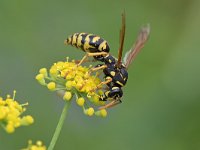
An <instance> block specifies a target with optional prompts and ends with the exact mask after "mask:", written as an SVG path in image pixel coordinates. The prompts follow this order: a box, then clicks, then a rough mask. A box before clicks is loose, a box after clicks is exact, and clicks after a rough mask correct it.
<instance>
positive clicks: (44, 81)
mask: <svg viewBox="0 0 200 150" xmlns="http://www.w3.org/2000/svg"><path fill="white" fill-rule="evenodd" d="M90 69H91V66H90V67H86V66H81V65H77V64H76V63H75V61H73V60H72V61H71V62H69V61H68V58H67V61H59V62H57V63H54V64H53V65H52V66H51V68H50V69H49V71H47V69H46V68H42V69H40V70H39V74H38V75H37V76H36V80H38V82H39V83H40V84H41V85H44V86H46V87H47V88H48V89H49V90H50V91H56V92H57V93H58V95H59V96H61V97H62V98H63V100H65V101H70V100H71V99H72V97H73V96H74V95H75V97H76V103H77V105H78V106H80V107H82V108H83V112H84V114H86V115H88V116H93V115H94V114H95V115H97V116H101V117H105V116H106V115H107V113H103V114H104V115H99V113H98V111H97V113H96V112H95V109H94V107H95V106H102V105H104V102H103V101H100V100H99V97H100V95H101V94H99V93H102V90H101V88H102V87H101V86H99V84H100V82H101V80H100V78H99V77H98V72H96V73H94V74H92V73H91V72H90ZM105 111H106V110H105ZM105 114H106V115H105Z"/></svg>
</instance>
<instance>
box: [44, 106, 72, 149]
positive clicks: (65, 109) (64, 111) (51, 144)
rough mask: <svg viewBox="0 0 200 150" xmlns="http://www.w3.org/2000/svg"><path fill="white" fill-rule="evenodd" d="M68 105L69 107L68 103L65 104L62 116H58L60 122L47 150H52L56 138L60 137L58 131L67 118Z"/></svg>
mask: <svg viewBox="0 0 200 150" xmlns="http://www.w3.org/2000/svg"><path fill="white" fill-rule="evenodd" d="M69 105H70V102H66V104H65V106H64V108H63V111H62V114H61V116H60V120H59V122H58V124H57V127H56V130H55V132H54V135H53V138H52V139H51V142H50V144H49V147H48V150H53V149H54V146H55V144H56V141H57V140H58V137H59V135H60V131H61V129H62V126H63V123H64V120H65V118H66V116H67V111H68V108H69Z"/></svg>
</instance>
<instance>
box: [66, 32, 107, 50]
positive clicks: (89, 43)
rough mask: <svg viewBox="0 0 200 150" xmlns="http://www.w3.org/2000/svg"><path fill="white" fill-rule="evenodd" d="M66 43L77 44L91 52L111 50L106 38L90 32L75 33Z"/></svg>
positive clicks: (76, 45)
mask: <svg viewBox="0 0 200 150" xmlns="http://www.w3.org/2000/svg"><path fill="white" fill-rule="evenodd" d="M65 44H67V45H72V46H75V47H77V48H80V49H82V50H83V51H85V52H90V53H95V52H109V51H110V47H109V45H108V42H107V41H106V40H104V39H102V38H101V37H99V36H97V35H94V34H88V33H74V34H72V35H71V36H69V37H68V38H67V39H66V40H65Z"/></svg>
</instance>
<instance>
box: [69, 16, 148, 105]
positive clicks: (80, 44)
mask: <svg viewBox="0 0 200 150" xmlns="http://www.w3.org/2000/svg"><path fill="white" fill-rule="evenodd" d="M125 28H126V26H125V13H123V14H122V28H121V30H120V46H119V49H118V58H115V57H113V56H112V55H111V54H110V53H109V51H110V48H109V45H108V43H107V41H105V40H104V39H102V38H100V37H99V36H96V35H93V34H87V33H75V34H73V35H71V36H69V37H68V38H67V40H65V44H70V45H72V46H76V47H77V48H81V49H82V50H83V51H85V52H86V55H85V56H84V57H83V58H82V60H81V61H80V62H79V64H78V65H80V64H81V63H83V62H84V61H85V60H86V59H87V57H89V56H93V57H94V59H96V60H98V61H101V62H104V64H99V65H97V66H96V67H95V68H93V69H92V70H93V71H95V70H99V69H103V72H104V74H105V81H103V82H101V83H100V85H102V84H106V85H107V87H108V89H107V90H106V91H105V92H104V95H102V96H101V97H100V100H102V101H106V100H108V99H111V100H112V101H111V102H110V103H108V104H106V105H105V106H102V107H100V109H103V108H109V107H112V106H114V105H117V104H119V103H121V97H122V96H123V91H122V87H123V86H125V84H126V82H127V80H128V72H127V70H128V67H129V65H130V64H131V63H132V62H133V60H134V59H135V57H136V55H137V54H138V53H139V51H140V50H141V49H142V48H143V46H144V44H145V42H146V41H147V39H148V37H149V33H150V27H149V25H148V26H146V27H142V28H141V30H140V32H139V35H138V37H137V39H136V42H135V43H134V44H133V46H132V48H131V49H130V50H129V51H128V52H127V53H126V55H125V57H124V62H123V63H122V51H123V45H124V38H125Z"/></svg>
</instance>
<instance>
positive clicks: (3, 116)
mask: <svg viewBox="0 0 200 150" xmlns="http://www.w3.org/2000/svg"><path fill="white" fill-rule="evenodd" d="M15 94H16V91H14V92H13V97H12V98H11V97H10V95H7V98H6V99H5V100H4V99H3V98H2V97H0V124H1V126H2V127H3V128H4V129H5V130H6V132H8V133H13V132H14V131H15V129H16V128H18V127H20V126H28V125H30V124H32V123H33V122H34V119H33V117H32V116H30V115H27V116H23V117H21V115H22V113H23V112H24V111H25V110H26V108H24V106H25V105H28V103H26V104H19V103H18V102H17V101H16V100H15Z"/></svg>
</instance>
